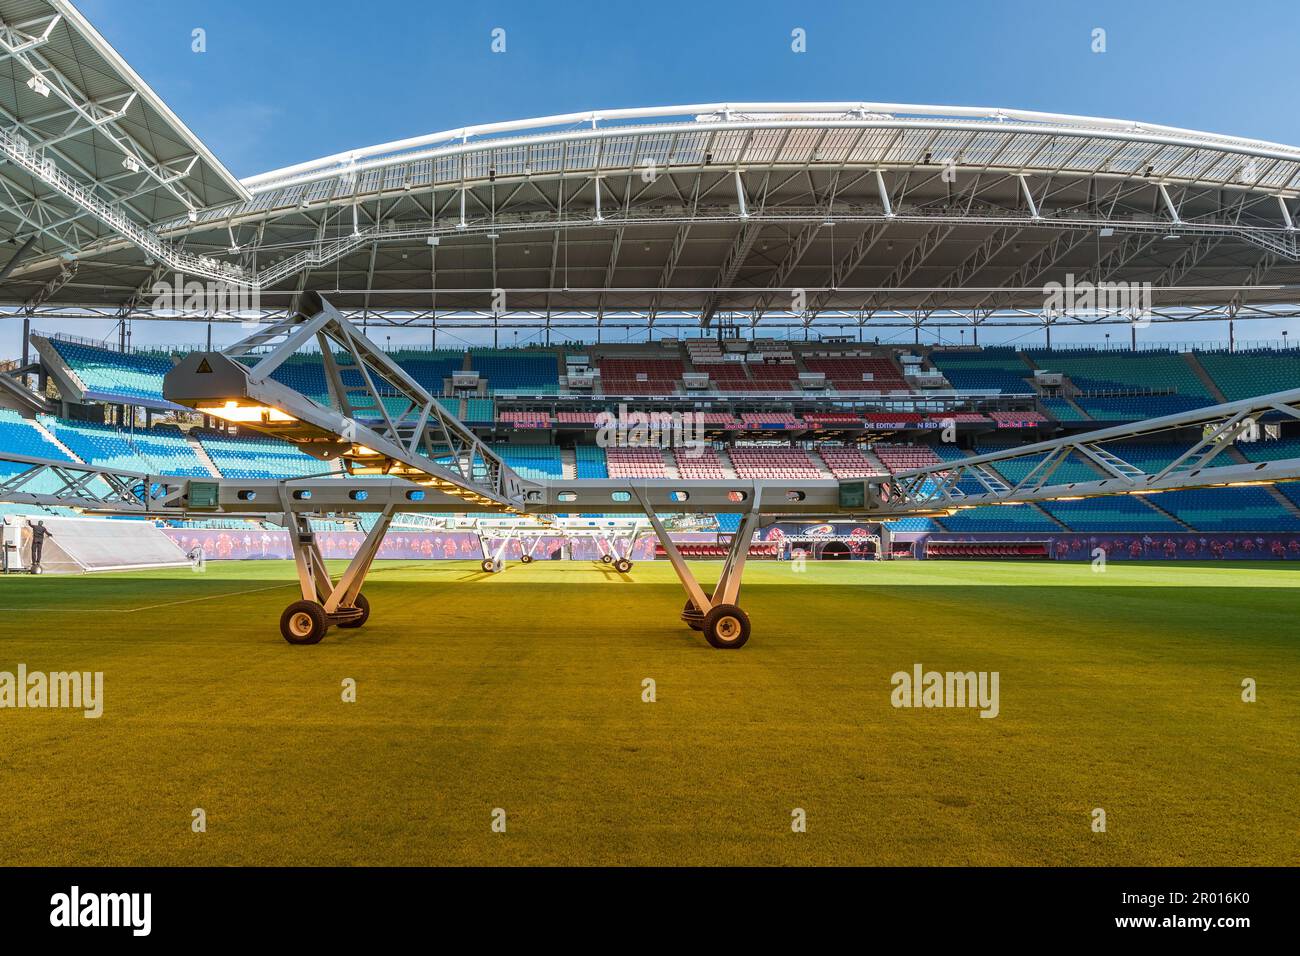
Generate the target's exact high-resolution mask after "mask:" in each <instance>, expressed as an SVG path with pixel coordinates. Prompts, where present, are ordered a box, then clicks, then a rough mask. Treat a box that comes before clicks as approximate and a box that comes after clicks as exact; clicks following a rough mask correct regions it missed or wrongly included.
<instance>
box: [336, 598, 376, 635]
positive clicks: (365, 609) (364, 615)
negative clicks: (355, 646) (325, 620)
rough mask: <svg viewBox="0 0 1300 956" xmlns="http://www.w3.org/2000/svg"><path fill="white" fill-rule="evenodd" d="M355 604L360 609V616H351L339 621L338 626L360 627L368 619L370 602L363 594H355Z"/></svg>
mask: <svg viewBox="0 0 1300 956" xmlns="http://www.w3.org/2000/svg"><path fill="white" fill-rule="evenodd" d="M356 606H357V607H358V608H360V609H361V616H360V617H357V618H353V619H352V620H350V621H341V622H339V627H360V626H361V625H362V624H365V623H366V621H368V620H370V602H369V601H368V600H366V596H365V595H364V594H358V595H357V601H356Z"/></svg>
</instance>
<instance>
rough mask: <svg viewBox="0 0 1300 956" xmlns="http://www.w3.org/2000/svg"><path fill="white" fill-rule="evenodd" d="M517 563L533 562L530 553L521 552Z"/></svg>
mask: <svg viewBox="0 0 1300 956" xmlns="http://www.w3.org/2000/svg"><path fill="white" fill-rule="evenodd" d="M519 563H520V564H532V563H533V556H532V555H531V554H521V555H520V556H519Z"/></svg>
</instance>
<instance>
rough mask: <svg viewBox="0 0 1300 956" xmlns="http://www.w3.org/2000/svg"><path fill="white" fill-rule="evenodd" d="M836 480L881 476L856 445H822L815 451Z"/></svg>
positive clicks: (878, 470)
mask: <svg viewBox="0 0 1300 956" xmlns="http://www.w3.org/2000/svg"><path fill="white" fill-rule="evenodd" d="M817 451H818V452H819V453H820V454H821V457H822V461H824V462H826V467H827V468H829V469H830V470H831V474H832V475H834V476H835V477H836V478H873V477H879V476H881V475H882V474H887V472H886V473H882V472H881V470H880V468H878V467H877V466H876V464H875V463H874V462H872V461H871V460H870V459H869V458H867V456H866V455H864V454H863V453H862V449H861V448H859V447H858V446H857V445H843V446H836V445H823V446H821V447H820V448H818V449H817Z"/></svg>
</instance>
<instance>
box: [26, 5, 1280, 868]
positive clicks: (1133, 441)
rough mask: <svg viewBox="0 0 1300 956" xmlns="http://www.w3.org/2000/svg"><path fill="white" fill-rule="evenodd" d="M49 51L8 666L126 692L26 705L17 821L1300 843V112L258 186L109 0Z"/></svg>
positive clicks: (555, 142)
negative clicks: (151, 60)
mask: <svg viewBox="0 0 1300 956" xmlns="http://www.w3.org/2000/svg"><path fill="white" fill-rule="evenodd" d="M0 55H3V58H2V59H0V76H3V78H4V80H5V82H4V83H2V84H0V118H2V120H3V121H2V122H0V150H2V155H3V163H0V226H2V227H3V235H4V237H5V238H7V239H8V242H7V243H6V244H5V249H7V256H6V255H5V254H3V253H0V258H4V259H5V262H4V263H3V264H0V323H4V324H5V325H6V326H18V325H20V326H21V329H22V334H21V344H20V351H19V352H18V353H17V354H13V355H8V356H0V358H3V359H4V362H3V364H2V365H0V516H3V526H2V527H0V536H2V541H3V558H4V564H3V569H4V574H3V576H2V577H0V606H2V607H3V608H4V612H3V613H4V620H3V621H0V671H7V670H16V668H17V667H18V665H19V664H20V663H21V664H22V665H23V666H24V667H25V668H27V669H30V670H31V671H37V670H39V671H42V672H49V673H51V674H53V673H54V672H63V671H70V670H75V671H77V672H80V673H84V674H86V675H87V677H88V676H89V675H90V674H102V676H103V682H104V696H103V698H102V699H101V700H100V701H99V703H100V704H101V705H102V707H103V711H102V716H98V717H96V719H95V720H94V721H93V722H86V723H85V726H77V725H80V724H82V723H83V721H82V717H81V715H80V714H77V715H76V718H75V722H74V721H73V720H72V719H70V717H69V715H68V714H66V713H56V712H54V710H53V709H52V708H50V709H49V712H48V713H47V712H41V711H39V710H32V711H30V712H29V713H26V714H24V715H22V717H23V719H21V720H20V719H18V715H17V712H16V710H15V711H13V712H12V713H9V714H4V715H0V719H10V723H9V724H8V726H6V728H5V730H6V737H7V738H8V739H9V740H10V741H12V742H13V746H12V748H11V749H10V750H9V752H8V754H7V755H6V760H7V764H8V766H7V768H6V769H7V770H8V771H9V772H10V773H11V774H12V775H14V776H13V778H14V779H21V780H24V781H26V784H27V785H26V786H24V787H21V788H12V787H10V788H5V789H4V790H3V792H0V815H3V816H4V818H5V819H6V820H9V821H12V824H13V829H14V832H15V833H18V832H21V833H22V834H23V839H22V840H21V841H17V840H16V841H14V842H13V843H12V844H10V845H8V846H6V847H5V854H6V861H7V862H9V863H18V864H38V863H39V864H51V863H52V864H55V865H133V864H134V865H228V864H244V865H256V864H295V865H296V864H398V865H409V864H424V865H427V864H480V865H482V864H489V865H497V864H586V863H602V864H624V863H632V864H665V863H667V864H705V865H711V864H751V863H764V864H781V863H797V864H886V865H900V864H916V863H921V864H931V865H952V864H966V865H971V864H975V865H979V864H984V865H989V864H992V865H1037V864H1042V863H1051V864H1061V865H1117V864H1129V865H1167V864H1192V865H1239V864H1290V863H1294V849H1295V840H1294V819H1293V808H1294V807H1295V806H1296V805H1297V803H1300V784H1298V783H1297V778H1296V775H1295V774H1294V772H1293V770H1289V769H1288V767H1292V768H1293V766H1294V759H1295V756H1296V751H1295V734H1294V727H1295V722H1296V719H1297V718H1298V717H1300V704H1297V702H1296V698H1295V695H1294V694H1291V693H1289V692H1288V691H1287V690H1286V688H1288V687H1292V688H1293V687H1294V679H1295V674H1296V670H1297V665H1300V650H1297V647H1296V645H1295V642H1294V621H1295V613H1296V609H1297V604H1296V594H1297V591H1296V590H1295V589H1296V587H1297V578H1296V573H1297V572H1296V569H1297V568H1300V563H1297V562H1300V422H1298V421H1297V419H1298V418H1300V351H1297V349H1296V348H1295V347H1293V343H1288V342H1287V341H1286V338H1287V332H1286V331H1283V332H1282V338H1281V340H1280V341H1277V342H1269V341H1261V340H1258V339H1256V338H1253V337H1252V335H1253V333H1252V331H1251V330H1252V328H1253V327H1254V326H1255V325H1256V324H1257V323H1269V324H1270V327H1277V325H1278V324H1279V323H1280V324H1282V325H1284V326H1285V325H1286V324H1287V323H1289V322H1294V321H1295V320H1296V318H1297V317H1298V316H1300V312H1298V311H1297V310H1298V308H1300V307H1298V306H1297V304H1296V303H1297V301H1300V294H1297V284H1298V283H1300V237H1298V236H1297V228H1296V223H1295V219H1296V217H1297V216H1300V147H1295V146H1287V145H1281V144H1277V143H1270V142H1264V141H1258V140H1252V139H1245V138H1241V137H1235V136H1227V135H1219V134H1215V133H1209V132H1200V131H1195V130H1188V129H1179V128H1172V127H1166V126H1160V125H1154V124H1147V123H1142V122H1135V121H1131V120H1116V119H1106V118H1092V117H1084V116H1074V115H1063V114H1049V113H1042V112H1030V111H1023V110H1017V109H1011V108H978V107H967V106H962V107H957V106H926V105H905V104H887V103H869V102H803V103H800V102H789V103H781V102H776V103H730V104H728V103H706V104H692V105H679V106H655V107H647V108H639V107H633V108H619V109H609V110H598V111H589V112H584V113H572V114H565V115H553V116H546V117H541V118H537V119H524V120H518V119H515V120H504V121H503V120H501V119H499V118H497V117H485V118H484V120H485V121H484V123H483V124H482V125H478V126H472V127H463V128H458V129H452V130H447V131H444V132H440V133H435V134H429V135H414V136H412V138H409V139H404V140H400V141H395V142H388V143H383V144H379V145H375V146H370V147H359V148H355V149H352V150H349V151H348V152H346V153H341V154H336V155H331V156H325V157H322V158H320V159H316V160H309V161H305V162H299V163H296V164H294V165H291V166H288V167H285V168H281V169H276V170H273V171H270V172H265V173H262V174H259V175H254V176H250V177H246V178H242V179H240V178H236V177H235V176H234V175H233V174H232V173H231V172H229V171H228V170H227V169H226V167H225V166H223V165H222V162H221V161H220V160H219V159H218V158H217V156H216V155H215V154H214V152H213V151H212V150H211V149H209V148H208V147H207V146H206V145H205V144H204V142H203V141H201V140H200V139H199V138H198V137H197V136H196V135H195V134H194V133H193V132H192V131H191V130H190V129H189V128H188V127H187V126H186V125H185V123H184V122H183V121H182V119H181V118H180V117H178V116H177V115H175V114H174V113H173V112H172V110H171V109H169V108H168V107H167V105H166V104H165V103H164V102H163V101H162V99H161V98H160V97H159V96H158V95H157V94H156V93H155V92H154V91H153V90H151V89H150V87H149V86H148V85H147V84H146V83H145V82H144V80H142V79H141V77H140V76H138V75H137V74H136V72H135V71H134V70H133V69H132V68H131V66H129V65H128V64H127V62H126V61H125V60H124V59H123V58H122V57H121V56H120V55H119V54H118V53H117V52H116V51H115V50H114V49H113V48H112V46H110V45H109V43H108V42H107V41H106V40H105V39H104V38H103V36H101V35H100V34H99V33H98V32H97V31H96V29H95V27H94V26H92V25H91V23H90V22H89V21H88V20H87V19H86V18H85V17H84V16H83V15H82V14H81V13H80V12H79V11H78V10H77V9H76V8H75V7H73V6H72V5H71V4H70V3H68V2H65V0H0ZM99 320H109V321H111V322H112V323H113V333H112V334H111V335H110V336H108V337H88V336H85V335H83V334H80V333H79V331H78V330H80V329H83V328H85V327H86V323H87V322H88V321H99ZM162 323H168V325H167V327H168V328H173V327H175V324H176V323H189V325H188V327H189V328H192V329H193V336H192V340H191V341H188V342H185V341H178V342H177V343H175V344H163V343H161V342H160V341H158V340H157V337H156V336H154V335H151V334H150V330H151V329H152V328H154V327H155V326H158V327H161V325H160V324H162ZM1209 324H1216V327H1218V326H1224V327H1226V328H1227V330H1228V337H1227V339H1226V340H1225V341H1223V342H1209V343H1205V344H1201V345H1197V346H1194V347H1193V346H1186V345H1181V344H1169V340H1168V338H1167V337H1159V338H1158V337H1156V336H1155V335H1153V334H1151V330H1155V331H1164V330H1166V329H1168V328H1172V327H1174V326H1178V327H1180V328H1183V329H1186V330H1187V336H1186V338H1187V339H1188V340H1195V339H1196V335H1197V332H1196V330H1197V329H1198V328H1202V327H1206V326H1208V325H1209ZM1082 328H1087V329H1090V330H1093V333H1092V334H1094V335H1095V339H1094V340H1093V341H1092V342H1090V343H1089V344H1087V345H1079V344H1076V343H1069V344H1063V342H1062V340H1061V336H1062V335H1064V334H1066V333H1068V332H1070V331H1072V330H1078V329H1082ZM1054 333H1055V334H1056V336H1057V341H1056V342H1055V343H1054V342H1053V334H1054ZM417 335H418V336H419V339H420V341H416V339H415V336H417ZM394 336H396V337H397V338H398V339H399V342H398V344H393V342H392V339H393V338H394ZM133 339H134V340H135V341H133ZM981 339H983V340H984V342H983V344H981ZM141 340H143V341H141ZM467 342H468V343H470V344H466V343H467ZM38 529H39V530H38ZM914 667H915V673H916V678H917V680H916V683H917V684H918V685H919V684H920V683H921V682H922V675H923V673H926V671H925V669H937V671H936V673H937V674H938V676H942V674H940V673H939V672H944V673H947V674H948V677H949V683H950V684H951V682H952V681H951V678H952V674H953V672H958V673H959V674H964V673H968V672H969V673H970V676H971V677H972V678H974V676H975V672H979V673H980V674H981V675H983V674H992V675H993V677H994V679H995V681H994V683H993V685H992V686H993V694H994V698H995V700H994V701H993V702H992V703H991V704H990V702H989V701H987V700H986V701H984V702H983V703H984V704H986V705H988V706H986V707H985V711H984V712H983V713H980V714H977V713H973V712H971V709H970V707H963V706H958V707H954V708H953V709H951V710H943V709H939V710H935V711H933V712H928V711H922V712H917V713H911V712H910V711H909V710H905V709H900V704H899V703H898V702H897V700H895V701H893V702H892V703H891V696H892V695H891V690H894V687H893V685H891V680H892V679H896V678H897V676H898V675H899V674H900V673H901V674H903V675H904V677H906V676H907V675H910V674H911V673H912V672H913V668H914ZM999 675H1000V688H1001V691H1000V700H997V699H996V698H997V697H998V694H999V691H998V690H997V688H998V687H999V684H998V683H997V681H996V678H998V676H999ZM983 686H984V685H981V687H983ZM4 687H5V685H4V683H3V681H0V709H3V708H17V707H36V708H40V707H46V706H47V704H46V703H37V704H31V703H19V700H20V699H21V700H24V701H26V700H29V699H30V697H29V696H24V695H26V694H27V690H26V688H25V687H19V688H17V691H16V693H15V692H11V695H10V698H9V699H8V701H6V698H5V696H4ZM1256 687H1258V688H1259V691H1258V698H1256V696H1255V688H1256ZM973 688H974V684H972V685H971V693H972V694H974V689H973ZM341 691H342V694H341ZM909 693H910V692H909ZM982 693H983V692H982V691H981V694H982ZM349 694H350V695H351V696H350V698H349ZM43 699H44V695H43V692H42V700H43ZM962 699H963V700H965V698H964V697H963V698H962ZM926 700H927V702H925V703H924V704H923V703H922V697H921V695H920V690H919V686H918V689H917V695H916V697H915V701H916V704H915V706H917V707H924V708H929V707H931V706H932V705H931V703H930V702H928V698H927V699H926ZM967 703H968V704H973V701H968V702H967ZM910 706H912V705H911V703H910V701H909V700H906V699H905V702H904V703H903V704H902V705H901V707H904V708H906V707H910ZM940 706H944V705H940ZM981 717H991V718H995V719H980V718H981ZM1245 779H1249V781H1250V785H1249V786H1247V787H1242V786H1240V782H1241V781H1242V780H1245ZM289 804H292V812H290V809H289ZM1098 809H1103V810H1104V813H1103V814H1102V819H1103V820H1105V821H1108V822H1105V823H1103V824H1102V826H1101V828H1100V830H1098V828H1097V826H1096V820H1097V816H1096V813H1097V810H1098ZM199 810H201V811H202V815H203V819H204V820H205V821H207V824H206V829H204V830H203V831H202V836H201V838H196V834H199V832H200V831H198V830H195V829H193V828H192V827H191V825H190V820H191V815H192V813H194V814H197V813H198V811H199ZM796 811H797V812H798V813H803V814H805V815H806V819H807V821H808V824H807V829H806V831H799V830H796V831H795V838H794V839H791V837H792V832H791V830H792V828H791V822H790V821H791V815H792V813H794V812H796ZM498 813H500V820H501V821H504V820H506V819H507V818H508V820H509V825H508V829H506V825H505V824H504V822H502V824H501V827H500V828H498V827H497V826H496V823H497V820H498V817H497V814H498ZM195 819H197V817H195ZM178 821H179V822H178ZM68 832H75V833H79V834H80V835H81V836H80V838H79V839H77V840H73V839H71V838H69V837H67V836H66V834H67V833H68ZM503 834H508V839H507V838H504V837H503Z"/></svg>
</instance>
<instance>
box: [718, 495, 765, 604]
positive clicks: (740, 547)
mask: <svg viewBox="0 0 1300 956" xmlns="http://www.w3.org/2000/svg"><path fill="white" fill-rule="evenodd" d="M757 524H758V512H756V511H751V512H750V513H749V514H747V515H745V517H743V518H741V519H740V527H739V528H738V529H737V530H736V536H735V537H734V538H733V539H732V541H731V548H730V549H729V550H728V552H727V562H726V564H724V565H723V566H722V576H721V577H719V578H718V586H717V587H716V588H714V589H713V603H714V604H715V605H716V604H735V603H736V602H737V601H738V600H739V599H740V580H741V576H742V575H743V574H744V573H745V559H746V558H747V557H749V544H750V542H751V541H753V539H754V527H755V526H756V525H757Z"/></svg>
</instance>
